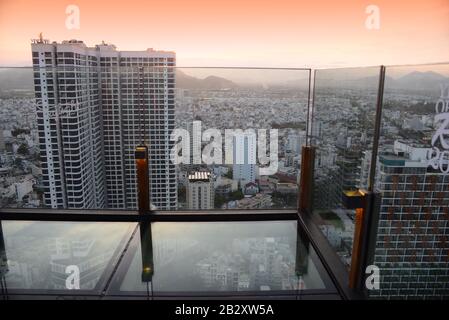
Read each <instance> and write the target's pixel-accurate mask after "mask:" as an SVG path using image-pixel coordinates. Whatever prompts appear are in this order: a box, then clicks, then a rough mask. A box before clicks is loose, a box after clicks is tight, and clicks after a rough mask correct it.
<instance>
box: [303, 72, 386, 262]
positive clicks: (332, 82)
mask: <svg viewBox="0 0 449 320" xmlns="http://www.w3.org/2000/svg"><path fill="white" fill-rule="evenodd" d="M379 74H380V68H379V67H369V68H351V69H329V70H317V71H316V72H315V86H314V104H313V115H312V131H311V135H312V136H311V144H312V145H313V146H315V147H316V155H315V170H314V180H313V184H314V190H313V205H312V206H313V210H312V211H313V218H314V220H315V221H316V222H317V224H318V225H319V228H320V229H321V231H322V232H323V234H324V235H325V236H326V238H327V239H328V240H329V243H330V244H331V246H332V247H333V248H334V249H335V251H336V253H337V254H338V255H339V256H340V257H341V260H342V261H343V263H344V264H345V265H346V266H347V267H348V269H349V267H350V264H351V255H352V244H353V239H354V216H355V210H354V209H348V208H347V207H346V206H345V204H344V202H343V193H344V192H348V191H355V190H358V189H359V188H362V189H366V188H367V187H368V173H369V168H370V160H371V152H372V148H373V136H374V123H375V116H376V101H377V91H378V85H379Z"/></svg>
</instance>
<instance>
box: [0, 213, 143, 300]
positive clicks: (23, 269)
mask: <svg viewBox="0 0 449 320" xmlns="http://www.w3.org/2000/svg"><path fill="white" fill-rule="evenodd" d="M134 226H135V223H115V222H112V223H111V222H109V223H102V222H82V223H78V222H28V221H2V222H0V246H2V247H1V248H0V252H1V253H2V259H1V260H2V264H1V272H0V274H1V276H2V290H7V291H8V292H9V293H14V292H15V291H17V290H24V289H25V290H26V289H39V290H45V292H49V293H50V292H52V290H68V289H79V290H95V291H99V290H100V286H101V285H102V283H103V282H104V280H105V279H106V276H107V275H108V274H107V272H106V270H109V271H111V267H112V266H113V265H114V264H115V263H116V262H117V258H118V256H119V254H120V253H121V250H123V248H124V245H125V244H126V241H127V240H128V239H129V236H130V235H131V232H132V230H133V228H134ZM78 272H79V286H78V285H77V283H78V282H77V280H75V279H74V278H70V276H75V275H76V274H78ZM67 279H69V280H68V282H66V281H67ZM71 279H72V280H73V281H72V280H71ZM67 285H68V286H69V287H70V288H68V287H67ZM3 287H4V288H3ZM71 293H73V294H76V290H73V291H71Z"/></svg>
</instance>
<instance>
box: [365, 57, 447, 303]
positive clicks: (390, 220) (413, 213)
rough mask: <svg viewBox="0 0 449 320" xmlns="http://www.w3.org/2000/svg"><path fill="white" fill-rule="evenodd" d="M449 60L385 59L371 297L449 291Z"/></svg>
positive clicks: (433, 295) (432, 295)
mask: <svg viewBox="0 0 449 320" xmlns="http://www.w3.org/2000/svg"><path fill="white" fill-rule="evenodd" d="M448 106H449V65H448V64H441V65H422V66H407V67H387V68H386V80H385V93H384V104H383V112H382V123H381V128H382V130H381V136H380V143H379V157H378V161H377V170H376V179H375V185H376V189H377V190H378V191H379V192H380V194H381V197H382V198H381V202H380V213H379V222H378V228H377V242H376V251H375V256H374V264H375V265H377V266H378V267H379V268H380V269H381V270H380V275H381V278H380V290H375V291H370V296H371V297H382V298H394V297H406V296H408V297H417V296H419V297H420V298H433V299H434V298H437V297H442V296H445V297H446V298H447V297H448V296H449V273H448V272H449V241H448V240H449V225H448V221H449V166H448V163H449V135H448V134H447V130H448V129H449V125H448V123H449V107H448Z"/></svg>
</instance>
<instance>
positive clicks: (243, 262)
mask: <svg viewBox="0 0 449 320" xmlns="http://www.w3.org/2000/svg"><path fill="white" fill-rule="evenodd" d="M314 289H328V290H332V289H333V287H332V285H331V284H330V282H329V278H328V277H327V275H326V274H324V269H323V267H322V265H321V264H320V263H319V261H318V260H317V256H316V254H315V252H314V250H313V249H312V247H311V246H310V244H309V243H308V241H307V239H306V238H305V237H304V234H303V233H302V231H300V230H297V223H296V222H295V221H288V222H238V223H237V222H222V223H217V222H210V223H209V222H202V223H166V222H156V223H153V224H152V225H149V224H141V225H140V233H139V234H138V236H136V237H135V238H134V239H133V243H132V244H131V247H130V249H129V250H128V252H127V255H126V256H125V257H124V259H123V261H122V263H121V265H120V268H119V270H118V272H117V275H116V278H115V279H113V282H112V288H111V292H109V293H108V294H118V295H120V294H138V295H142V294H148V295H152V294H154V295H158V294H169V293H170V292H171V293H174V292H177V293H178V294H189V292H190V293H194V292H251V293H255V294H257V292H260V291H286V292H287V291H291V292H295V291H303V290H314Z"/></svg>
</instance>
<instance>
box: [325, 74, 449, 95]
mask: <svg viewBox="0 0 449 320" xmlns="http://www.w3.org/2000/svg"><path fill="white" fill-rule="evenodd" d="M387 73H388V71H387ZM446 82H449V77H445V76H443V75H441V74H439V73H436V72H433V71H427V72H420V71H413V72H411V73H408V74H406V75H404V76H402V77H399V78H396V79H394V78H392V77H390V76H388V75H386V76H385V88H386V90H394V89H402V90H411V91H416V90H433V91H434V90H439V86H440V84H441V83H446ZM345 83H346V84H345ZM321 84H323V83H321ZM332 84H333V85H332ZM342 84H343V85H344V86H345V87H346V86H348V87H349V86H350V85H353V86H354V87H371V88H377V85H378V84H379V77H378V76H371V77H364V78H358V79H354V80H350V81H348V82H345V81H343V82H342ZM342 84H340V83H339V82H338V81H337V82H335V81H332V80H331V81H329V85H331V86H337V87H338V86H341V85H342Z"/></svg>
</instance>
